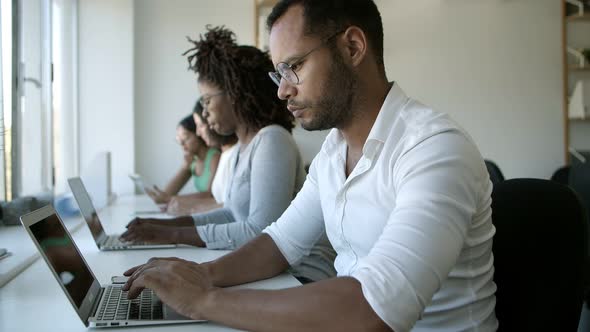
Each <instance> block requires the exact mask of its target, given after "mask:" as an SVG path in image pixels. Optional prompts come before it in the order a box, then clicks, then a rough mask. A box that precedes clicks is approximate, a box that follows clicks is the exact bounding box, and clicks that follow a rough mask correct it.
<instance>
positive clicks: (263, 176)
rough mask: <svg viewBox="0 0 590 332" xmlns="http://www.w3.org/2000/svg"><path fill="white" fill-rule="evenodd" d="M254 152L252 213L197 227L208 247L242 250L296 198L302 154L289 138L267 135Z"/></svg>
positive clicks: (272, 133)
mask: <svg viewBox="0 0 590 332" xmlns="http://www.w3.org/2000/svg"><path fill="white" fill-rule="evenodd" d="M252 153H253V154H252V156H251V171H250V205H249V214H248V216H247V217H246V219H244V220H235V221H236V222H232V223H223V224H219V223H215V224H212V223H210V224H206V225H201V226H197V232H198V233H199V236H200V237H201V239H202V240H203V242H205V243H206V245H207V248H211V249H235V248H237V247H240V246H241V245H243V244H245V243H246V242H248V241H249V240H251V239H253V238H254V237H256V236H257V235H259V234H260V233H262V230H263V229H264V228H265V227H267V226H268V225H270V224H271V223H272V222H274V221H276V220H277V219H278V218H279V217H280V216H281V214H282V213H283V212H284V211H285V209H286V208H287V206H289V203H290V202H291V200H292V198H293V195H294V191H295V181H296V174H297V169H296V165H297V158H298V157H299V151H298V149H297V146H296V145H295V143H294V142H293V140H292V138H291V137H290V135H289V134H287V133H281V132H278V133H276V132H272V131H270V132H267V133H265V134H264V136H263V137H261V139H260V141H259V142H258V144H257V145H256V146H255V150H254V151H253V152H252ZM234 217H235V214H234Z"/></svg>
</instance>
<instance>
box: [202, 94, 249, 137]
mask: <svg viewBox="0 0 590 332" xmlns="http://www.w3.org/2000/svg"><path fill="white" fill-rule="evenodd" d="M193 114H196V115H197V116H198V117H199V119H201V121H202V122H203V123H204V124H206V125H208V124H209V123H208V122H207V119H206V118H205V117H203V105H201V99H199V100H197V102H196V103H195V106H194V107H193ZM193 119H194V118H193ZM195 125H196V123H195ZM209 132H210V135H211V136H213V139H214V140H215V141H217V142H219V144H221V145H225V144H234V143H236V142H237V141H238V136H236V134H231V135H220V134H218V133H217V132H215V131H213V130H209Z"/></svg>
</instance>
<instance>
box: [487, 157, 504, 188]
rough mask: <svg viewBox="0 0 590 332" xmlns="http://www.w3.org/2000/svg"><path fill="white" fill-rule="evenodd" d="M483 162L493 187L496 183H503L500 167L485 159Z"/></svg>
mask: <svg viewBox="0 0 590 332" xmlns="http://www.w3.org/2000/svg"><path fill="white" fill-rule="evenodd" d="M484 162H485V163H486V168H487V169H488V173H489V174H490V181H492V184H493V185H494V186H495V185H496V184H497V183H499V182H502V181H504V174H502V171H501V170H500V167H498V165H496V163H495V162H493V161H491V160H489V159H485V160H484Z"/></svg>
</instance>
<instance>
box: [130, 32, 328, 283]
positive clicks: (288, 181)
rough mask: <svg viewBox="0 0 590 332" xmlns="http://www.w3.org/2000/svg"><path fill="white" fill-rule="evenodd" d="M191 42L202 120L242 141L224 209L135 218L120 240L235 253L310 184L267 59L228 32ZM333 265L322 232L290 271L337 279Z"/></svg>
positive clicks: (308, 276) (191, 63)
mask: <svg viewBox="0 0 590 332" xmlns="http://www.w3.org/2000/svg"><path fill="white" fill-rule="evenodd" d="M189 42H190V43H191V44H192V45H193V47H192V48H191V49H189V50H188V51H186V52H185V53H184V55H187V58H188V63H189V69H191V70H193V71H194V72H195V73H196V74H197V75H198V79H197V82H198V87H199V91H200V93H201V103H202V106H203V116H204V118H205V119H206V120H207V122H208V123H209V126H210V128H211V129H213V130H214V131H215V132H217V133H219V134H221V135H231V134H235V135H236V136H237V137H238V143H237V148H236V149H235V151H234V152H233V154H232V156H231V158H230V165H231V178H230V179H229V181H228V185H227V189H226V192H225V202H224V207H223V208H220V209H216V210H212V211H209V212H206V213H202V214H196V215H193V216H184V217H178V218H175V219H172V220H157V219H142V218H136V219H134V220H133V221H132V222H131V223H130V224H129V225H128V226H127V227H128V229H127V232H125V233H124V234H123V235H122V239H123V240H126V241H146V242H153V243H182V244H190V245H195V246H199V247H207V248H209V249H235V248H237V247H240V246H242V245H243V244H245V243H246V242H248V241H250V240H251V239H253V238H255V237H257V236H260V234H261V233H262V231H263V230H264V229H265V228H266V227H267V226H268V225H270V224H271V223H272V222H274V221H276V220H277V219H278V218H279V217H280V216H281V215H282V213H283V212H284V211H285V209H286V208H287V207H288V206H289V204H290V202H291V200H292V199H293V198H294V197H295V195H296V194H297V192H298V191H299V189H301V186H302V185H303V182H304V181H305V171H304V168H303V161H302V159H301V155H300V153H299V149H298V148H297V145H296V143H295V141H294V139H293V137H292V135H291V130H292V129H293V127H294V118H293V115H292V114H291V113H290V112H288V111H287V108H286V103H285V102H284V101H281V100H280V99H278V98H277V95H276V93H277V87H276V85H275V84H274V83H273V81H272V80H271V79H269V77H268V72H270V71H274V67H273V64H272V61H271V60H270V58H269V56H268V54H267V53H265V52H262V51H261V50H259V49H257V48H255V47H252V46H241V45H237V43H236V41H235V35H234V33H233V32H231V31H230V30H228V29H225V28H224V27H215V28H211V27H207V32H206V33H205V34H204V35H201V36H200V38H199V40H191V39H189ZM263 236H268V235H263ZM334 258H335V253H334V250H333V249H332V247H331V245H330V243H329V241H328V239H327V237H326V235H325V233H324V234H323V235H322V236H321V237H320V238H318V239H317V242H316V245H315V246H314V247H313V249H312V250H311V252H310V253H309V255H308V256H307V257H306V258H304V259H303V260H301V261H300V262H299V263H298V264H297V265H295V266H292V268H291V272H292V273H293V275H294V276H295V277H297V278H298V279H299V280H300V281H302V282H309V281H317V280H320V279H325V278H328V277H332V276H335V270H334V265H333V261H334Z"/></svg>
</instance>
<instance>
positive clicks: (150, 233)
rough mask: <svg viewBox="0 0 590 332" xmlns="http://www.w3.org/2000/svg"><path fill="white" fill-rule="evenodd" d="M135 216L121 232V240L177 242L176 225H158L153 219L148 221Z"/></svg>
mask: <svg viewBox="0 0 590 332" xmlns="http://www.w3.org/2000/svg"><path fill="white" fill-rule="evenodd" d="M138 219H141V218H135V219H134V220H133V221H131V222H130V223H129V224H128V225H127V231H125V233H123V234H121V240H123V241H125V242H132V243H133V242H147V243H155V244H168V243H177V242H178V241H177V240H178V239H177V235H178V232H177V227H170V226H162V225H158V224H156V223H155V222H157V220H153V221H152V222H150V220H148V221H143V220H138Z"/></svg>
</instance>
